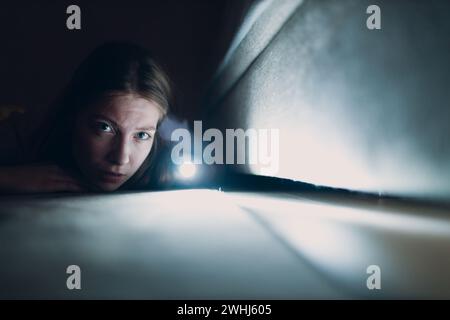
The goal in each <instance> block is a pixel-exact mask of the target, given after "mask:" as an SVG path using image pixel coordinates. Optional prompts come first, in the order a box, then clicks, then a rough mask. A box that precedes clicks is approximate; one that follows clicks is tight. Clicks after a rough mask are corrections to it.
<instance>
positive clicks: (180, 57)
mask: <svg viewBox="0 0 450 320" xmlns="http://www.w3.org/2000/svg"><path fill="white" fill-rule="evenodd" d="M250 3H251V1H238V0H235V1H210V0H194V1H180V0H164V1H162V0H160V1H136V0H134V1H133V0H131V1H130V0H129V1H98V0H95V1H49V0H40V1H14V2H3V1H2V2H1V4H0V44H1V50H0V74H1V77H0V106H19V107H22V108H25V109H26V110H41V109H43V108H45V107H46V106H48V105H49V104H50V103H51V102H52V100H53V99H55V97H56V96H57V94H58V93H59V91H60V90H61V89H63V87H64V86H65V85H66V84H67V82H68V81H69V79H70V77H71V76H72V73H73V71H74V70H75V68H76V67H77V66H78V64H79V63H80V62H81V61H82V60H83V58H84V57H86V56H87V55H88V54H89V52H90V51H91V50H93V49H94V48H95V47H97V46H98V45H100V44H101V43H103V42H105V41H110V40H126V41H131V42H134V43H138V44H141V45H143V46H145V47H147V48H148V49H150V50H151V51H152V52H153V54H154V55H155V56H156V58H157V60H158V61H160V62H161V63H162V65H163V66H164V67H165V68H166V70H167V71H168V73H169V75H170V77H171V78H172V80H173V82H174V84H175V90H176V91H175V93H176V105H175V106H174V109H175V113H176V114H177V115H178V116H180V117H182V118H187V119H193V118H195V117H196V114H197V113H198V109H199V106H200V102H201V99H202V95H203V93H204V92H205V90H206V88H207V86H208V81H209V80H210V79H211V77H212V75H213V73H214V70H215V68H216V67H217V65H218V63H219V62H220V60H221V58H222V57H223V55H224V53H225V51H226V48H227V46H228V44H229V43H230V41H231V40H232V37H233V32H234V31H235V29H236V28H237V26H238V23H239V21H240V19H242V15H243V12H244V9H245V8H246V6H248V5H249V4H250ZM71 4H76V5H78V6H80V8H81V30H68V29H67V28H66V19H67V17H68V16H69V14H67V13H66V8H67V7H68V6H69V5H71Z"/></svg>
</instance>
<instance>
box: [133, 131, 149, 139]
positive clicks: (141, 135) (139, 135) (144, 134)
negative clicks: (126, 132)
mask: <svg viewBox="0 0 450 320" xmlns="http://www.w3.org/2000/svg"><path fill="white" fill-rule="evenodd" d="M136 137H137V138H138V139H139V140H148V139H150V138H151V136H150V135H149V134H148V133H147V132H138V133H137V134H136Z"/></svg>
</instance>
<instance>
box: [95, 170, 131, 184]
mask: <svg viewBox="0 0 450 320" xmlns="http://www.w3.org/2000/svg"><path fill="white" fill-rule="evenodd" d="M125 176H126V175H125V174H123V173H118V172H114V171H104V170H101V171H100V179H101V180H102V181H104V182H110V183H114V182H119V181H121V180H123V178H124V177H125Z"/></svg>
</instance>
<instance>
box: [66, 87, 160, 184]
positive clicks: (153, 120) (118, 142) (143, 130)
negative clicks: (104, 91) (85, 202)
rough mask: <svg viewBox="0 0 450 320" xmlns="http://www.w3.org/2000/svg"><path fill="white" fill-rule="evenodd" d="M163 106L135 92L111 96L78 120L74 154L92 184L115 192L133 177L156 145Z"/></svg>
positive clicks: (85, 112)
mask: <svg viewBox="0 0 450 320" xmlns="http://www.w3.org/2000/svg"><path fill="white" fill-rule="evenodd" d="M159 117H160V109H159V108H158V107H157V105H156V104H155V103H153V102H151V101H149V100H146V99H143V98H140V97H137V96H133V95H112V96H109V97H107V98H105V99H103V100H102V101H101V102H99V103H97V104H96V105H94V106H93V107H92V108H87V110H85V111H83V112H82V113H81V114H80V115H78V117H77V119H76V125H75V134H74V149H73V152H74V157H75V160H76V162H77V164H78V166H79V168H80V170H81V172H82V174H83V175H84V177H85V178H86V179H87V180H88V182H89V183H91V184H93V185H94V186H95V187H97V188H99V189H101V190H104V191H113V190H116V189H117V188H119V187H120V186H121V185H122V184H123V183H125V182H126V181H127V180H128V179H130V178H131V177H132V176H133V174H134V173H136V171H137V170H138V169H139V167H140V166H141V165H142V163H143V162H144V160H145V158H146V157H147V156H148V155H149V153H150V150H151V149H152V146H153V141H154V136H155V133H156V126H157V124H158V119H159Z"/></svg>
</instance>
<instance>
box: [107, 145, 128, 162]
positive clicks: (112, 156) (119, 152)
mask: <svg viewBox="0 0 450 320" xmlns="http://www.w3.org/2000/svg"><path fill="white" fill-rule="evenodd" d="M108 160H109V161H110V162H111V163H113V164H115V165H124V164H127V163H128V162H129V161H130V147H129V145H128V142H127V141H126V139H123V138H118V139H117V140H116V141H115V143H114V146H113V148H112V150H111V152H110V153H109V154H108Z"/></svg>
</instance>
